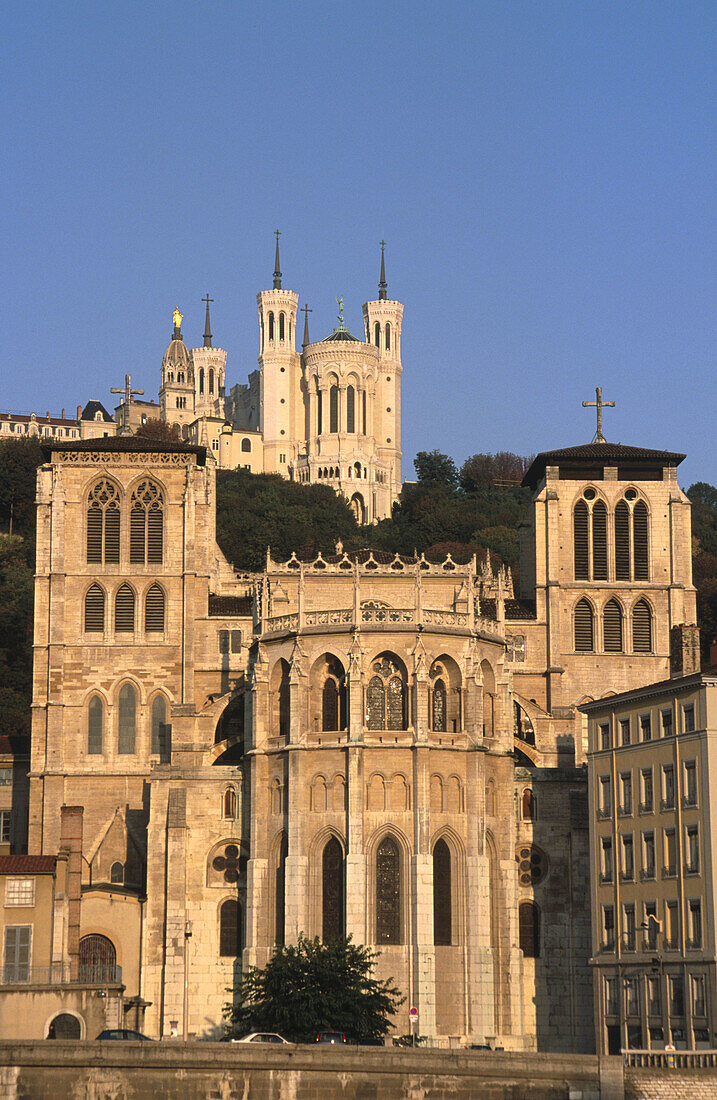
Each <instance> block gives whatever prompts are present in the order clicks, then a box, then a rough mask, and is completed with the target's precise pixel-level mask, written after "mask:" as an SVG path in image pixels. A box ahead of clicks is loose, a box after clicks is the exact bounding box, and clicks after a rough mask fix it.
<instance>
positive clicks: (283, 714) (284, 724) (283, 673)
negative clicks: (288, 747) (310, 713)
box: [269, 658, 291, 737]
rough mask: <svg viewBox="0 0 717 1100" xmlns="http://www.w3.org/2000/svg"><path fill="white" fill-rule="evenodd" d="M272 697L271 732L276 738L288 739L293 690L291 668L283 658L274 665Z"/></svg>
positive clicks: (270, 686)
mask: <svg viewBox="0 0 717 1100" xmlns="http://www.w3.org/2000/svg"><path fill="white" fill-rule="evenodd" d="M269 688H270V695H271V732H272V735H273V736H274V737H277V736H279V737H288V736H289V729H290V726H291V690H290V686H289V666H288V664H287V662H286V661H285V660H283V658H279V660H278V661H277V662H276V664H275V665H274V668H273V669H272V672H271V680H270V684H269Z"/></svg>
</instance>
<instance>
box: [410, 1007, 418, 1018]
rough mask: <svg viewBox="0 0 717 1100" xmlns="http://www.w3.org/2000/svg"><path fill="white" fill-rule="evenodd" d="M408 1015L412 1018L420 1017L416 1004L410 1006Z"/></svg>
mask: <svg viewBox="0 0 717 1100" xmlns="http://www.w3.org/2000/svg"><path fill="white" fill-rule="evenodd" d="M408 1015H409V1016H410V1017H411V1019H412V1020H417V1019H418V1009H417V1008H416V1006H415V1005H413V1006H412V1007H411V1008H409V1010H408Z"/></svg>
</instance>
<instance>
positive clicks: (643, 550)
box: [632, 500, 650, 581]
mask: <svg viewBox="0 0 717 1100" xmlns="http://www.w3.org/2000/svg"><path fill="white" fill-rule="evenodd" d="M632 544H633V553H634V555H635V580H636V581H646V580H648V579H649V576H650V568H649V548H648V529H647V505H646V504H645V503H644V501H642V500H638V502H637V504H636V505H635V507H634V508H633V510H632Z"/></svg>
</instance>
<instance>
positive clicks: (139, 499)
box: [129, 480, 164, 565]
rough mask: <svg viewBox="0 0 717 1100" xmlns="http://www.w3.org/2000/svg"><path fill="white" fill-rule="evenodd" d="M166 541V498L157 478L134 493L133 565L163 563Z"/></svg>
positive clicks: (130, 541)
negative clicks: (157, 482)
mask: <svg viewBox="0 0 717 1100" xmlns="http://www.w3.org/2000/svg"><path fill="white" fill-rule="evenodd" d="M163 542H164V500H163V497H162V492H161V490H160V489H159V487H158V486H157V485H155V483H154V482H153V481H149V480H148V481H143V482H141V484H140V485H138V486H137V488H136V489H135V491H134V492H133V493H132V507H131V511H130V529H129V560H130V562H131V563H132V564H133V565H145V564H147V563H149V564H161V562H162V552H163Z"/></svg>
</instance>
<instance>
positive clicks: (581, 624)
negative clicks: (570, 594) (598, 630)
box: [575, 599, 595, 653]
mask: <svg viewBox="0 0 717 1100" xmlns="http://www.w3.org/2000/svg"><path fill="white" fill-rule="evenodd" d="M594 648H595V642H594V632H593V609H592V605H591V604H590V602H589V600H585V599H582V600H578V602H577V604H576V607H575V649H576V651H577V652H578V653H592V652H593V650H594Z"/></svg>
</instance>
